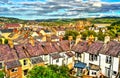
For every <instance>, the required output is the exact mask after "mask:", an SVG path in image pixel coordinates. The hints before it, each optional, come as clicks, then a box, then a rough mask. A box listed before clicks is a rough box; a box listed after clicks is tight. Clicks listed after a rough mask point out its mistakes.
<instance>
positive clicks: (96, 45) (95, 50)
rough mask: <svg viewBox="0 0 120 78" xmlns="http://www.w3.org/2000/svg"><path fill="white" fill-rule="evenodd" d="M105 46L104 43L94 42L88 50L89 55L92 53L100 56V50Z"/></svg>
mask: <svg viewBox="0 0 120 78" xmlns="http://www.w3.org/2000/svg"><path fill="white" fill-rule="evenodd" d="M102 46H103V43H101V42H94V43H92V44H91V45H90V46H89V48H88V51H87V52H88V53H91V54H98V52H99V50H100V49H101V48H102Z"/></svg>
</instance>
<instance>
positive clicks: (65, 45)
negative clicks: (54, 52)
mask: <svg viewBox="0 0 120 78" xmlns="http://www.w3.org/2000/svg"><path fill="white" fill-rule="evenodd" d="M59 44H60V47H61V48H62V49H63V51H69V50H70V43H69V41H68V40H62V41H59Z"/></svg>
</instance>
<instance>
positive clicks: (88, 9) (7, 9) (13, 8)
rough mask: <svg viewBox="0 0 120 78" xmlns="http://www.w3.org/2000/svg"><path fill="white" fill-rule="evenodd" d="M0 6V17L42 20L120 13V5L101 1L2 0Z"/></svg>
mask: <svg viewBox="0 0 120 78" xmlns="http://www.w3.org/2000/svg"><path fill="white" fill-rule="evenodd" d="M0 5H2V7H0V15H3V16H15V17H16V16H17V17H18V16H19V15H22V16H23V17H27V18H29V17H30V18H31V16H33V17H41V18H40V19H44V17H46V18H52V17H53V18H58V17H63V16H64V17H92V16H93V17H97V16H98V17H100V16H104V15H106V13H110V14H113V13H114V15H115V13H116V11H120V3H107V2H102V1H100V0H86V1H84V0H46V1H39V0H1V1H0ZM111 11H112V12H113V13H111ZM7 14H8V15H7ZM118 15H119V14H118ZM23 17H21V18H23ZM42 17H43V18H42ZM19 18H20V16H19ZM34 19H36V18H34Z"/></svg>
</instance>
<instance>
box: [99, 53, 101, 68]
mask: <svg viewBox="0 0 120 78" xmlns="http://www.w3.org/2000/svg"><path fill="white" fill-rule="evenodd" d="M100 63H101V56H100V55H99V67H100V66H101V64H100Z"/></svg>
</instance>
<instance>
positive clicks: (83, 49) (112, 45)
mask: <svg viewBox="0 0 120 78" xmlns="http://www.w3.org/2000/svg"><path fill="white" fill-rule="evenodd" d="M62 66H63V68H62ZM64 67H65V68H64ZM58 68H59V69H58ZM67 68H68V69H67ZM40 69H41V70H40ZM44 70H45V71H44ZM47 70H48V71H47ZM43 71H44V72H43ZM42 72H43V73H42ZM50 72H53V73H51V74H50ZM56 73H59V75H56ZM64 73H65V74H64ZM47 75H49V76H47ZM35 76H36V77H35ZM53 76H54V77H53ZM0 78H120V18H117V17H113V18H111V17H103V18H86V19H51V20H20V19H16V18H5V17H0Z"/></svg>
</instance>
